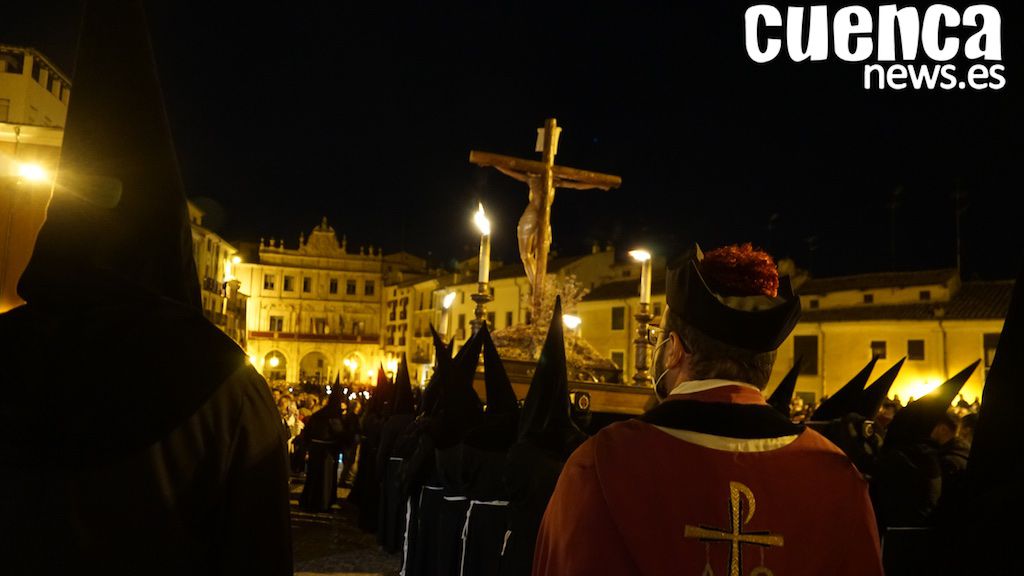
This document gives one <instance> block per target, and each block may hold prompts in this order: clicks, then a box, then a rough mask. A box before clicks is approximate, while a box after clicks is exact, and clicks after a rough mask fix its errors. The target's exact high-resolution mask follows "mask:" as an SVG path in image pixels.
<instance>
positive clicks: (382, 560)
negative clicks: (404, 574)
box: [291, 479, 402, 576]
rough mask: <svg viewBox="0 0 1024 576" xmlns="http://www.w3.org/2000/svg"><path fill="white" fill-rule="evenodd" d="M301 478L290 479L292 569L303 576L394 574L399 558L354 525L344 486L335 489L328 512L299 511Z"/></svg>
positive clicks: (389, 575)
mask: <svg viewBox="0 0 1024 576" xmlns="http://www.w3.org/2000/svg"><path fill="white" fill-rule="evenodd" d="M301 492H302V483H301V479H293V480H292V485H291V493H292V498H291V500H292V546H293V548H294V554H295V573H296V575H303V576H306V575H308V576H313V575H317V576H322V575H332V576H342V575H344V576H356V575H358V576H370V575H374V576H376V575H380V576H396V575H397V574H398V571H399V569H400V568H401V564H402V559H401V556H400V555H398V554H388V553H387V552H384V551H383V550H381V548H380V546H378V545H377V538H376V535H374V534H368V533H366V532H363V531H361V530H360V529H359V527H358V526H357V525H356V518H357V514H358V512H357V510H356V508H355V506H353V505H352V504H351V503H349V502H348V501H347V500H345V497H347V496H348V492H349V491H348V489H347V488H342V489H339V490H338V496H339V501H338V502H337V503H336V504H335V505H334V506H333V507H332V508H331V511H330V512H324V513H310V512H303V511H302V510H300V509H299V507H298V499H299V494H300V493H301Z"/></svg>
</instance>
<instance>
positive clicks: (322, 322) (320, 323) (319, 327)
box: [313, 318, 327, 334]
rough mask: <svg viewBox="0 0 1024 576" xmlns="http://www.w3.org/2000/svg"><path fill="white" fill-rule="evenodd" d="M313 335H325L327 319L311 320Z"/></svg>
mask: <svg viewBox="0 0 1024 576" xmlns="http://www.w3.org/2000/svg"><path fill="white" fill-rule="evenodd" d="M313 334H327V318H313Z"/></svg>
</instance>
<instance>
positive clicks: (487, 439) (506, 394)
mask: <svg viewBox="0 0 1024 576" xmlns="http://www.w3.org/2000/svg"><path fill="white" fill-rule="evenodd" d="M477 337H478V338H480V340H481V341H482V347H483V352H484V385H485V387H486V390H487V405H486V410H485V411H484V417H483V421H482V423H481V424H480V426H477V427H476V428H474V429H472V430H470V431H469V432H467V434H466V437H465V439H464V442H465V444H466V445H468V446H473V447H476V448H480V449H482V450H490V451H493V452H504V451H506V450H508V448H509V447H510V446H512V444H514V443H515V442H516V438H517V435H518V430H519V401H518V400H517V399H516V393H515V390H513V389H512V382H511V381H510V380H509V378H508V373H506V372H505V366H504V365H503V364H502V362H501V357H500V356H499V355H498V350H497V348H496V347H495V346H494V341H493V340H492V339H491V334H490V330H488V328H487V324H486V323H484V325H483V326H481V327H480V332H479V334H478V335H477Z"/></svg>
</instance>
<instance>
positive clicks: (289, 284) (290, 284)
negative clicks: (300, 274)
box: [284, 276, 295, 292]
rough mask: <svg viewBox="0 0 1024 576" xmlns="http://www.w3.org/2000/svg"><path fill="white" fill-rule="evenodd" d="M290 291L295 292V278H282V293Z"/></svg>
mask: <svg viewBox="0 0 1024 576" xmlns="http://www.w3.org/2000/svg"><path fill="white" fill-rule="evenodd" d="M292 290H295V277H294V276H285V277H284V291H285V292H291V291H292Z"/></svg>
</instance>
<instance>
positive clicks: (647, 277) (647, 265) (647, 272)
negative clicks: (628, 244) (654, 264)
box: [629, 250, 651, 304]
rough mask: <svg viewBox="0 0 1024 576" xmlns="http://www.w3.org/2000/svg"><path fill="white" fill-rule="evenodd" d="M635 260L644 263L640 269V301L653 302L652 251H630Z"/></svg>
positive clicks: (643, 302) (642, 302)
mask: <svg viewBox="0 0 1024 576" xmlns="http://www.w3.org/2000/svg"><path fill="white" fill-rule="evenodd" d="M629 255H630V256H632V257H633V260H636V261H637V262H641V263H642V266H643V267H642V268H641V270H640V303H641V304H650V303H651V253H650V252H648V251H647V250H632V251H630V253H629Z"/></svg>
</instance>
